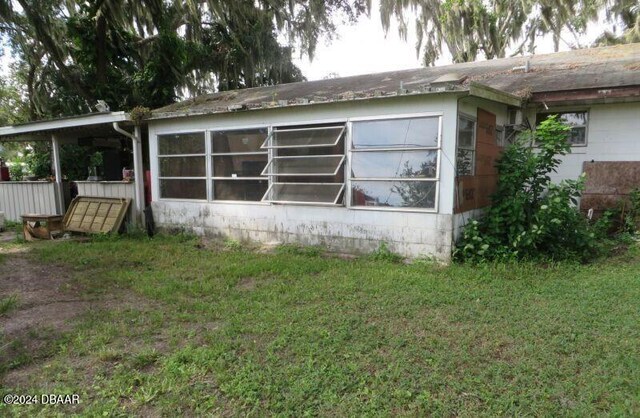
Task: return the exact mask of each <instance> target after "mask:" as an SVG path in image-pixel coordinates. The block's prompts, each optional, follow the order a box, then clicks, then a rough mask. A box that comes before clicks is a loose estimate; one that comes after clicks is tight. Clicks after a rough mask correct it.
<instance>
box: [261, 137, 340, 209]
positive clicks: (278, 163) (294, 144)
mask: <svg viewBox="0 0 640 418" xmlns="http://www.w3.org/2000/svg"><path fill="white" fill-rule="evenodd" d="M344 133H345V126H344V124H340V125H331V126H304V127H294V128H274V130H273V131H272V134H271V135H270V136H269V138H267V140H266V141H265V142H264V144H263V146H262V147H263V148H265V149H271V150H272V151H271V152H272V153H273V155H272V158H271V160H270V161H269V163H268V164H267V166H266V167H265V169H264V171H263V172H262V174H264V175H267V176H269V177H270V179H271V186H270V188H269V190H268V192H267V193H266V194H265V196H264V198H263V200H264V201H268V202H275V203H309V204H325V205H337V204H340V203H341V202H342V194H343V190H344V176H343V172H344V161H345V155H344V136H345V135H344Z"/></svg>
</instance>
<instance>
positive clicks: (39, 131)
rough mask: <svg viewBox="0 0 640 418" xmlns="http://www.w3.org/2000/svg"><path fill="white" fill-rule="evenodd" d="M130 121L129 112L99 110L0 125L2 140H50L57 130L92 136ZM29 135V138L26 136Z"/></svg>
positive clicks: (0, 139)
mask: <svg viewBox="0 0 640 418" xmlns="http://www.w3.org/2000/svg"><path fill="white" fill-rule="evenodd" d="M124 121H129V114H127V113H125V112H98V113H89V114H86V115H78V116H68V117H64V118H59V119H49V120H40V121H34V122H27V123H22V124H19V125H13V126H4V127H0V141H10V140H16V139H21V138H23V139H28V140H30V141H37V140H50V139H51V135H52V134H54V133H57V132H64V131H67V132H71V131H73V132H75V133H77V134H78V135H79V136H90V135H92V134H96V133H97V132H104V131H106V130H107V129H109V130H110V131H111V132H113V133H114V135H116V133H115V131H114V130H113V128H112V126H111V125H112V124H113V123H114V122H124ZM27 136H28V138H26V137H27Z"/></svg>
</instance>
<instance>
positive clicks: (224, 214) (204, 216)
mask: <svg viewBox="0 0 640 418" xmlns="http://www.w3.org/2000/svg"><path fill="white" fill-rule="evenodd" d="M456 107H457V102H456V97H455V96H454V95H452V94H433V95H424V96H402V97H397V98H386V99H377V100H370V101H353V102H346V103H331V104H319V105H313V106H299V107H290V108H280V109H278V108H276V109H268V110H255V111H244V112H237V113H233V114H228V113H227V114H220V115H210V116H201V117H190V118H178V119H173V120H157V121H151V122H150V124H149V145H150V146H149V148H150V163H151V171H152V192H153V204H152V207H153V212H154V218H155V221H156V223H157V224H158V225H159V226H161V227H188V228H191V229H193V230H194V231H195V232H197V233H203V234H204V233H210V234H216V235H226V236H230V237H234V238H236V239H249V240H253V241H258V242H283V243H301V244H306V245H314V244H321V245H326V246H327V247H329V248H331V249H334V250H338V251H347V252H353V253H358V252H369V251H372V250H374V249H376V248H377V247H378V245H379V244H380V242H382V241H384V242H386V243H387V244H388V246H389V248H390V249H391V250H392V251H394V252H397V253H399V254H402V255H404V256H408V257H419V256H435V257H437V258H439V259H440V260H443V261H448V260H449V258H450V254H451V237H452V235H451V231H452V212H453V184H454V166H453V164H454V162H455V131H456V123H457V117H456V115H457V109H456ZM422 113H439V114H441V115H442V138H441V158H440V165H439V187H438V199H437V200H438V203H437V208H436V211H435V212H433V213H430V212H417V211H416V212H410V211H390V210H376V209H373V210H372V209H367V210H363V209H356V208H349V207H319V206H309V205H293V204H291V205H278V204H266V203H256V202H250V203H249V202H247V203H236V202H234V203H227V202H215V201H211V202H189V201H173V200H163V199H159V198H158V196H159V184H158V181H157V178H156V175H157V173H158V161H157V135H159V134H163V133H176V132H180V131H183V132H186V131H197V130H211V129H224V128H226V129H229V128H243V127H250V126H266V125H278V124H306V123H322V122H329V121H347V120H349V119H350V118H361V117H373V116H375V117H381V118H384V117H385V116H401V115H413V114H422ZM347 155H348V153H347Z"/></svg>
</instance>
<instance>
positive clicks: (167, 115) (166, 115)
mask: <svg viewBox="0 0 640 418" xmlns="http://www.w3.org/2000/svg"><path fill="white" fill-rule="evenodd" d="M445 94H457V95H467V94H469V90H468V89H467V88H456V89H448V90H441V91H440V90H437V91H435V90H432V91H415V92H407V93H403V94H400V93H395V94H386V95H380V96H367V97H352V98H349V99H333V100H323V101H309V102H297V103H288V104H286V105H275V106H263V105H260V104H256V105H245V107H243V108H241V109H238V110H230V109H229V107H230V106H227V107H224V106H220V107H219V108H218V109H205V110H200V111H189V110H186V111H174V112H157V111H154V112H153V115H152V117H151V118H149V119H146V121H155V120H164V119H177V118H183V117H190V116H208V115H221V114H229V113H239V112H254V111H261V110H273V109H288V108H298V107H308V106H321V105H331V104H341V103H351V102H356V101H357V102H368V101H378V100H384V99H398V98H406V97H419V96H431V95H445Z"/></svg>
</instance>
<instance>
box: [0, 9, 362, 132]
mask: <svg viewBox="0 0 640 418" xmlns="http://www.w3.org/2000/svg"><path fill="white" fill-rule="evenodd" d="M368 2H369V0H329V1H321V0H255V1H254V0H234V1H225V0H0V33H1V34H2V35H3V39H4V41H5V43H8V44H9V46H10V48H11V50H12V52H13V54H14V56H15V57H16V62H15V64H14V66H15V68H14V74H15V77H16V78H17V79H18V80H19V82H20V83H21V84H23V85H24V86H25V94H26V96H27V97H28V99H29V116H30V119H38V118H42V117H48V116H49V117H50V116H58V115H65V114H77V113H84V112H87V111H89V110H91V107H92V106H93V105H94V104H95V102H96V100H98V99H102V100H105V101H106V102H107V103H108V104H109V106H110V107H111V109H112V110H116V109H130V108H132V107H134V106H136V105H143V106H148V107H158V106H162V105H166V104H169V103H171V102H173V101H174V100H176V99H177V98H179V97H182V96H185V95H194V94H202V93H207V92H211V91H213V90H215V89H219V90H229V89H237V88H243V87H253V86H260V85H270V84H276V83H283V82H291V81H299V80H302V79H303V76H302V73H301V72H300V70H299V68H297V67H296V66H295V65H294V64H293V62H292V59H291V57H292V52H293V51H292V45H296V46H297V47H298V49H299V50H300V52H301V53H303V54H308V55H309V56H313V53H314V50H315V47H316V44H317V42H318V40H319V39H320V38H322V37H328V38H331V36H332V34H333V33H334V32H335V28H336V27H335V22H336V21H337V20H338V19H342V20H345V21H355V20H356V19H357V18H358V17H359V16H360V15H361V14H362V13H365V12H367V11H368V7H369V3H368Z"/></svg>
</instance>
